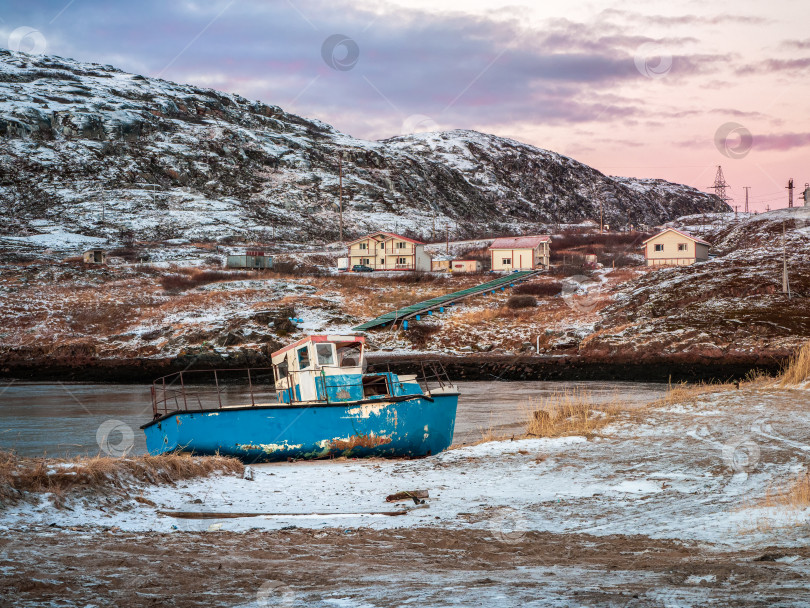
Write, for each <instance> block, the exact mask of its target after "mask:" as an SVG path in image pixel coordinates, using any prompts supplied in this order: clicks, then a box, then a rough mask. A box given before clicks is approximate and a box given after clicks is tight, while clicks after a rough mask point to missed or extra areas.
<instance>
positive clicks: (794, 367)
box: [778, 342, 810, 388]
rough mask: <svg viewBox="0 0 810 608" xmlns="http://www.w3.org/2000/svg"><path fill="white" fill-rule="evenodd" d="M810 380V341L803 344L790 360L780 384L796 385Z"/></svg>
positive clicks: (781, 385) (784, 385)
mask: <svg viewBox="0 0 810 608" xmlns="http://www.w3.org/2000/svg"><path fill="white" fill-rule="evenodd" d="M808 380H810V342H807V343H806V344H805V345H804V346H802V347H801V348H800V349H799V350H798V352H797V353H796V354H795V355H793V357H791V359H790V361H788V364H787V367H786V368H785V371H784V372H782V375H781V376H780V378H779V383H778V384H779V386H780V387H783V388H784V387H787V386H796V385H799V384H803V383H805V382H807V381H808Z"/></svg>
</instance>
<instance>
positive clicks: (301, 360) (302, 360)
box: [298, 346, 311, 369]
mask: <svg viewBox="0 0 810 608" xmlns="http://www.w3.org/2000/svg"><path fill="white" fill-rule="evenodd" d="M310 365H311V362H310V360H309V349H308V348H307V347H306V346H304V347H302V348H299V349H298V369H308V368H309V366H310Z"/></svg>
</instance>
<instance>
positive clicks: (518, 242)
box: [489, 235, 551, 271]
mask: <svg viewBox="0 0 810 608" xmlns="http://www.w3.org/2000/svg"><path fill="white" fill-rule="evenodd" d="M489 253H490V256H491V259H492V270H496V271H498V270H500V271H511V270H534V269H536V268H548V266H549V263H550V258H551V237H549V236H546V235H537V236H509V237H501V238H497V239H495V240H494V241H493V242H492V245H491V246H490V247H489Z"/></svg>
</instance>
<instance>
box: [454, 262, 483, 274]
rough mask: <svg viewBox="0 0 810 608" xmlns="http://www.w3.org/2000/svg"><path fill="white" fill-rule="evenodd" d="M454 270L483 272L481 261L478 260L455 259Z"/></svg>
mask: <svg viewBox="0 0 810 608" xmlns="http://www.w3.org/2000/svg"><path fill="white" fill-rule="evenodd" d="M451 271H452V272H481V262H479V261H478V260H453V263H452V265H451Z"/></svg>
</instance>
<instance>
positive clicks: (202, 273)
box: [160, 268, 258, 292]
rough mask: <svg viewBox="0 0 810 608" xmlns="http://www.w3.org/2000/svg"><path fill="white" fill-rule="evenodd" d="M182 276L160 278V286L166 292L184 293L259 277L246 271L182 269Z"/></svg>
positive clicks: (174, 275) (170, 275)
mask: <svg viewBox="0 0 810 608" xmlns="http://www.w3.org/2000/svg"><path fill="white" fill-rule="evenodd" d="M181 273H182V274H167V275H164V276H162V277H161V278H160V286H161V287H163V289H164V290H166V291H175V292H176V291H184V290H186V289H191V288H192V287H199V286H200V285H207V284H209V283H218V282H221V281H241V280H245V279H253V278H256V277H257V276H258V275H255V274H251V273H250V272H244V271H229V270H200V269H196V268H193V269H191V268H189V269H181Z"/></svg>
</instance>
